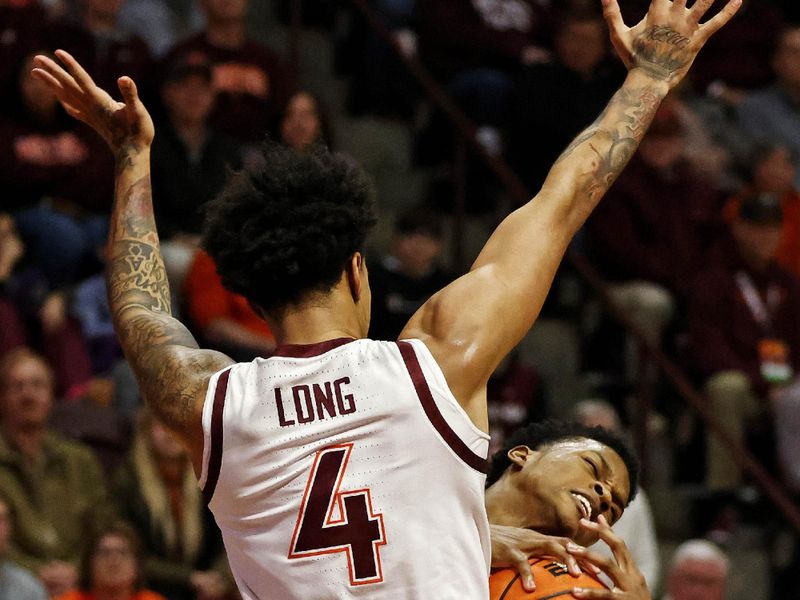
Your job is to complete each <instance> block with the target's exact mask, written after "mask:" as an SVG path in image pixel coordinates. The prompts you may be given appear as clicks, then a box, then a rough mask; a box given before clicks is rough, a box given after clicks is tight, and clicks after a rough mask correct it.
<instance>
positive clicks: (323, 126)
mask: <svg viewBox="0 0 800 600" xmlns="http://www.w3.org/2000/svg"><path fill="white" fill-rule="evenodd" d="M301 94H303V95H306V96H308V97H309V98H311V100H312V102H313V103H314V111H315V112H316V113H317V119H318V120H319V140H318V141H319V142H321V143H322V144H324V145H325V146H326V147H327V148H328V150H330V151H333V150H334V149H335V148H336V139H335V136H334V132H333V125H332V123H331V118H330V115H329V114H328V109H327V108H326V107H325V103H324V102H323V101H322V99H321V98H320V96H319V94H317V93H316V92H312V91H310V90H305V89H303V90H298V91H296V92H295V93H293V94H292V95H291V96H289V99H288V100H287V101H286V104H284V105H283V109H282V110H281V112H280V115H279V116H278V121H277V124H276V130H275V134H276V135H275V137H276V138H280V129H281V125H282V124H283V120H284V119H285V118H286V113H287V112H289V106H290V105H291V104H292V102H293V101H294V99H295V98H297V97H298V96H299V95H301Z"/></svg>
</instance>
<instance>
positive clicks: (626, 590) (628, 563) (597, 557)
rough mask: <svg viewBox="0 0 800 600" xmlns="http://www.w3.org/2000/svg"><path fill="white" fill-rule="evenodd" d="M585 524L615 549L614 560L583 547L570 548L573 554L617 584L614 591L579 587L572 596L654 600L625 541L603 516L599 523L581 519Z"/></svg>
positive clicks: (598, 599) (601, 599)
mask: <svg viewBox="0 0 800 600" xmlns="http://www.w3.org/2000/svg"><path fill="white" fill-rule="evenodd" d="M581 525H582V526H583V527H586V528H587V529H591V530H592V531H596V532H597V533H598V535H599V536H600V539H601V540H603V541H604V542H605V543H606V544H608V547H609V548H611V552H612V554H613V555H614V557H613V558H610V557H608V556H604V555H601V554H598V553H597V552H592V551H591V550H589V549H588V548H584V547H582V546H570V548H569V551H570V553H571V554H572V555H573V556H575V557H576V558H577V559H578V560H580V561H581V562H588V563H590V564H592V565H594V566H596V567H598V568H599V569H600V570H601V571H602V572H603V573H605V574H606V575H608V576H609V577H610V578H611V581H613V582H614V588H613V589H611V590H609V589H599V588H598V589H594V588H576V589H575V590H574V591H573V592H572V595H573V596H575V597H576V598H580V599H582V600H583V599H589V600H651V596H650V591H649V590H648V589H647V581H645V578H644V575H642V572H641V571H640V570H639V567H637V566H636V563H635V562H634V560H633V557H632V556H631V553H630V550H628V547H627V546H626V545H625V542H623V541H622V538H620V537H619V536H618V535H617V534H615V533H614V532H613V530H612V529H611V526H610V525H609V524H608V521H606V518H605V517H604V516H603V515H600V516H599V517H597V522H596V523H595V522H594V521H589V520H587V519H581Z"/></svg>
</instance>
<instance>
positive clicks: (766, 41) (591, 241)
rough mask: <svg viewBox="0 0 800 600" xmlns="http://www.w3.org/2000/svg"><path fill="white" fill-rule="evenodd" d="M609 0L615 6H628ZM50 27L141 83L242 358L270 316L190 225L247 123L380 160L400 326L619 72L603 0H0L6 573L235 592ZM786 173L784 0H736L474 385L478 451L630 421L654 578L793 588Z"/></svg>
mask: <svg viewBox="0 0 800 600" xmlns="http://www.w3.org/2000/svg"><path fill="white" fill-rule="evenodd" d="M619 1H620V5H621V6H622V11H623V15H624V16H625V19H626V22H627V23H629V24H633V23H635V22H637V21H638V20H639V19H640V18H642V16H643V15H644V14H645V11H646V10H647V6H648V2H646V1H644V0H619ZM723 4H724V3H723V2H722V1H720V0H717V2H715V4H714V7H713V8H712V10H711V14H713V13H714V12H715V11H716V10H718V9H719V8H720V7H721V6H722V5H723ZM56 48H63V49H65V50H68V51H69V52H71V53H72V54H73V55H74V56H75V57H76V58H77V59H78V60H79V61H80V62H81V63H82V64H83V65H84V66H86V67H87V70H88V71H89V72H90V74H91V75H92V77H93V78H94V79H95V81H96V82H97V83H98V84H99V85H100V86H102V87H104V88H105V89H107V90H109V91H112V92H116V94H117V96H118V95H119V94H118V92H117V90H116V83H115V81H116V78H117V77H119V76H121V75H129V76H131V77H133V78H134V80H135V81H136V82H137V84H138V85H139V89H140V93H141V94H142V95H143V97H144V100H145V104H146V105H147V106H148V108H149V109H150V111H151V113H152V114H153V115H154V118H155V119H156V131H157V136H156V140H155V143H154V147H153V151H152V157H153V173H152V183H153V198H154V205H155V210H156V215H157V222H158V228H159V233H160V236H161V240H162V251H163V253H164V258H165V262H166V266H167V270H168V274H169V278H170V282H171V285H172V292H173V295H174V302H173V306H175V307H177V312H178V314H179V316H180V318H181V319H182V320H184V322H186V323H187V324H188V325H189V326H190V328H191V329H192V331H193V332H194V333H195V334H196V336H197V338H198V339H199V340H200V341H201V344H203V345H205V346H207V347H213V348H217V349H220V350H222V351H224V352H227V353H228V354H229V355H231V356H232V357H234V358H235V359H236V360H251V359H252V358H253V357H255V356H267V355H269V353H270V352H271V351H272V350H273V349H274V346H275V342H274V339H273V337H272V334H271V333H270V332H269V330H268V328H267V327H266V325H265V324H264V323H263V322H262V321H261V320H260V319H259V318H258V317H257V316H256V315H255V314H254V313H253V312H252V310H251V309H250V307H249V305H248V304H247V302H246V301H245V300H244V299H243V298H241V297H239V296H236V295H235V294H232V293H230V292H228V291H226V290H225V289H224V288H223V287H222V285H221V283H220V281H219V278H218V276H217V275H216V271H215V267H214V264H213V262H212V261H211V259H210V258H209V257H208V256H207V255H206V254H204V253H203V252H202V251H201V250H200V249H199V232H200V228H201V224H202V206H203V204H204V203H205V202H206V201H207V200H209V199H210V198H211V197H213V196H214V194H215V193H216V192H217V191H218V190H219V189H220V188H221V186H222V185H223V184H224V182H225V179H226V176H227V173H228V172H229V170H231V169H237V168H240V167H241V166H242V165H245V164H251V163H253V161H258V160H259V152H258V147H259V144H260V143H261V141H262V140H263V139H264V137H265V135H269V136H270V137H271V138H272V139H275V140H279V141H280V142H281V143H284V144H286V145H288V146H291V147H294V148H298V149H302V148H304V147H308V146H309V145H312V144H317V143H323V144H326V145H327V146H328V147H330V148H332V149H333V150H335V151H337V152H341V153H344V154H346V155H348V156H349V157H351V158H352V160H353V161H355V162H357V163H359V164H361V165H362V166H363V167H364V168H365V169H366V170H367V171H368V172H369V173H370V175H371V176H372V177H373V179H374V182H375V186H376V190H377V200H378V212H379V217H380V223H379V225H378V227H377V230H376V232H375V234H374V236H373V237H372V239H371V240H370V242H369V249H368V254H367V258H368V262H369V265H370V269H371V271H370V277H371V280H372V285H373V288H374V289H373V303H374V304H373V326H372V330H371V336H372V337H374V338H377V339H389V340H391V339H395V338H396V336H397V335H398V333H399V332H400V330H401V328H402V326H403V325H404V324H405V322H406V321H407V319H408V318H409V317H410V316H411V315H412V314H413V313H414V312H415V311H416V309H417V308H419V306H420V305H421V304H422V303H423V302H424V301H425V300H426V299H427V298H428V297H429V296H430V295H431V294H432V293H434V292H435V291H437V290H438V289H440V288H441V287H442V286H444V285H446V284H447V283H448V282H449V281H451V280H452V279H453V278H455V277H457V276H458V275H460V274H461V273H463V272H465V271H466V270H467V269H468V268H469V265H470V263H471V261H472V260H473V259H474V258H475V257H476V255H477V253H478V251H479V250H480V248H481V247H482V245H483V244H484V242H485V241H486V239H487V238H488V235H489V234H490V233H491V231H492V229H493V228H494V227H495V226H496V225H497V224H498V223H499V222H500V221H501V220H502V219H503V218H504V216H505V215H507V214H508V213H509V212H511V211H512V210H514V208H516V207H517V206H519V205H521V204H522V203H524V202H525V201H527V200H528V199H529V198H531V197H532V196H533V195H534V194H535V192H536V191H537V189H538V187H539V186H540V185H541V183H542V181H543V179H544V177H545V175H546V174H547V171H548V169H549V167H550V165H551V164H552V163H553V161H554V160H555V159H556V157H557V156H558V155H559V153H560V152H561V151H562V150H563V149H564V148H565V147H566V145H567V144H568V143H569V142H570V141H571V140H572V138H573V137H574V136H575V135H576V134H577V133H579V131H581V130H582V129H583V128H585V127H586V126H588V125H589V124H590V123H591V122H592V121H593V120H594V119H595V118H596V117H597V115H599V113H600V112H601V111H602V109H603V107H604V106H605V105H606V103H607V102H608V101H609V99H610V98H611V96H612V94H613V93H614V92H615V90H616V89H617V88H618V87H619V85H620V84H621V83H622V81H623V79H624V76H625V70H624V67H623V66H622V64H621V63H620V61H619V60H618V59H617V58H616V57H615V55H614V54H613V50H612V49H611V48H610V44H609V43H608V33H607V28H606V26H605V23H604V21H603V19H602V15H601V12H600V2H599V0H338V1H334V0H249V1H248V0H41V1H39V2H37V1H36V0H0V107H1V108H2V110H0V198H1V199H0V499H2V501H0V561H2V562H0V570H2V572H4V573H5V572H6V571H8V572H9V573H13V577H11V576H10V575H7V576H6V578H7V580H8V581H13V582H14V585H17V586H21V587H15V588H5V589H6V591H7V590H8V589H13V590H15V591H14V592H9V593H10V595H6V596H3V595H2V593H0V598H14V599H17V598H28V597H30V598H39V597H46V596H45V595H48V596H49V597H52V598H58V597H65V598H81V597H83V596H76V595H72V596H69V595H67V596H64V594H65V593H66V594H68V593H69V591H70V590H73V589H76V588H80V589H92V586H93V585H94V586H97V585H100V584H99V583H98V582H97V581H96V579H97V578H98V577H99V578H100V579H102V578H103V576H104V574H105V575H108V573H115V574H119V573H122V574H123V575H119V577H117V579H116V580H114V581H111V582H110V583H109V582H105V583H104V584H103V585H107V586H112V587H113V586H121V587H122V588H124V587H125V586H129V587H130V586H133V587H135V581H137V580H139V579H141V578H143V581H144V582H145V584H146V587H147V588H148V589H151V590H154V591H156V592H158V593H160V594H162V595H163V596H165V597H166V598H168V599H170V600H172V599H176V600H180V599H184V598H186V599H189V598H198V599H200V600H216V599H223V598H234V597H235V595H234V592H233V586H232V585H231V582H230V575H229V573H228V571H227V568H226V561H225V556H224V551H223V549H222V546H221V542H220V540H219V537H218V533H217V532H216V529H215V528H214V526H213V522H212V521H211V520H210V518H209V515H208V514H207V512H206V511H205V509H204V507H203V506H202V502H200V501H199V494H198V492H197V489H196V484H195V482H194V480H193V475H192V473H191V468H190V466H189V464H188V461H187V459H186V456H185V455H184V454H183V452H182V450H181V449H180V447H179V446H176V445H175V444H174V443H172V441H171V440H170V438H169V436H168V434H166V432H165V431H164V430H163V428H161V426H160V425H159V424H158V423H157V422H156V421H154V420H153V419H152V417H150V416H149V415H148V414H146V413H145V412H143V411H142V406H141V404H142V403H141V400H140V398H139V394H138V390H137V388H136V384H135V381H134V379H133V376H132V374H131V372H130V370H129V368H128V366H127V364H126V363H125V361H124V359H123V357H122V353H121V351H120V348H119V346H118V343H117V341H116V337H115V335H114V332H113V329H112V326H111V319H110V315H109V312H108V306H107V303H106V299H105V283H104V280H103V274H102V273H103V263H104V251H103V245H104V239H105V236H106V234H107V229H108V216H109V212H110V206H111V201H112V194H113V157H112V156H111V154H110V152H109V151H108V150H107V149H106V148H105V146H104V144H103V142H102V140H100V139H99V138H97V137H96V136H95V135H94V134H93V133H92V132H91V131H90V130H88V129H87V128H85V127H84V126H82V125H81V124H79V123H76V122H75V121H73V120H71V119H70V118H69V117H68V116H67V115H66V114H65V113H64V112H63V111H62V109H61V108H60V106H59V105H58V104H57V101H56V100H55V98H54V97H52V96H51V95H50V94H49V93H48V92H47V90H46V89H45V88H44V87H43V85H42V84H41V83H39V82H38V81H37V80H36V79H34V78H33V77H32V76H31V75H30V68H31V59H32V56H33V55H34V54H37V53H43V52H44V53H51V52H53V51H54V50H55V49H56ZM799 186H800V4H799V3H797V2H796V1H793V0H783V1H781V0H744V5H743V7H742V8H741V10H740V11H739V13H738V14H737V16H736V17H735V18H734V19H733V21H731V22H730V23H729V24H728V25H727V26H726V27H725V28H724V29H722V30H721V31H720V32H719V33H718V34H717V35H716V36H715V37H714V38H712V40H711V41H710V42H709V43H708V45H707V46H706V48H705V49H704V50H703V51H702V52H701V54H700V56H699V58H698V59H697V61H696V63H695V65H694V66H693V68H692V71H691V72H690V75H689V77H688V79H687V80H686V81H685V82H684V84H682V86H681V87H680V88H679V89H677V90H675V91H674V92H672V93H671V95H670V96H669V97H668V98H667V100H666V101H665V102H664V104H663V105H662V107H661V108H660V110H659V112H658V114H657V115H656V118H655V121H654V123H653V126H652V128H651V130H650V131H649V132H648V134H647V135H646V137H645V139H644V140H643V142H642V144H641V147H640V150H639V151H638V153H637V154H636V156H635V157H634V159H633V160H632V162H631V163H630V165H629V166H628V168H627V169H626V170H625V172H624V173H623V174H622V176H621V177H620V178H619V180H618V181H617V182H616V183H615V184H614V186H613V187H612V189H611V190H610V192H609V193H608V195H607V197H606V198H605V199H604V200H603V201H602V203H601V205H600V207H599V208H598V209H597V210H596V212H595V213H594V214H593V215H592V217H590V219H589V221H588V222H587V223H586V225H585V227H584V228H583V229H582V230H581V231H580V233H579V235H578V236H577V237H576V238H575V240H574V242H573V244H572V248H571V250H570V254H569V256H568V258H567V259H566V260H565V262H564V264H563V266H562V268H561V270H560V272H559V274H558V276H557V278H556V281H555V283H554V285H553V289H552V291H551V293H550V297H549V299H548V301H547V304H546V305H545V307H544V310H543V312H542V314H541V316H540V318H539V320H538V322H537V323H536V325H535V326H534V328H533V330H532V331H531V332H530V334H529V335H528V336H527V337H526V338H525V339H524V340H523V342H522V343H521V344H520V345H519V347H518V348H517V349H516V350H515V351H514V353H513V354H512V355H511V356H510V357H509V358H508V359H507V360H505V361H504V362H503V363H502V364H501V366H500V367H499V369H498V371H497V373H496V375H495V377H494V378H493V379H492V381H491V382H490V387H489V407H490V419H491V428H492V431H491V433H492V446H493V448H496V447H499V446H501V445H502V442H503V439H504V436H506V435H508V434H509V433H510V432H511V431H513V430H514V429H515V428H517V427H518V426H520V425H522V424H524V423H525V422H527V421H528V420H530V419H542V418H545V417H562V418H576V419H581V420H584V421H586V422H590V423H602V424H605V425H607V426H609V427H614V428H617V429H619V430H621V431H624V432H626V434H627V435H630V437H631V440H632V441H633V443H634V444H635V447H636V448H637V450H638V451H639V453H640V455H641V458H642V461H643V470H644V472H643V478H642V486H643V491H644V493H642V494H641V495H640V498H641V500H637V501H636V504H635V505H634V506H635V508H634V507H631V509H630V510H629V511H628V513H626V516H627V518H628V520H627V521H626V522H625V523H620V525H619V527H620V528H621V534H622V535H623V536H624V537H625V538H626V540H627V541H628V543H629V544H630V545H631V547H632V548H633V550H634V553H635V555H636V557H637V560H638V561H639V564H640V565H641V566H642V569H643V570H644V571H645V573H646V575H647V579H648V583H649V584H650V586H651V589H652V590H653V597H654V598H658V597H668V598H671V599H672V600H689V599H695V598H696V599H700V598H702V599H711V600H714V599H721V598H730V599H742V600H744V599H747V600H760V599H776V600H796V599H800V590H798V589H797V585H796V583H795V579H796V577H795V575H796V574H797V573H798V572H800V548H798V541H800V537H799V536H800V509H799V508H798V502H797V500H798V495H799V494H800V466H798V465H800V383H798V382H800V379H798V377H797V373H798V369H800V279H799V278H800V192H799V191H798V189H800V187H799ZM486 318H487V320H488V319H492V318H493V315H487V316H486ZM32 431H33V432H40V433H41V432H43V435H38V436H36V435H33V436H32V435H31V432H32ZM628 515H630V516H628ZM119 520H122V521H124V522H125V523H121V522H118V521H119ZM126 523H127V524H130V525H132V526H133V530H134V531H133V532H132V533H131V531H130V527H129V525H126ZM100 525H102V526H100ZM90 530H92V531H93V532H94V533H96V535H94V536H89V535H88V532H89V531H90ZM94 530H97V531H94ZM90 538H91V539H90ZM137 538H141V539H137ZM676 549H677V551H676ZM81 557H83V558H81ZM114 560H117V561H122V562H120V563H119V564H121V565H122V566H119V565H118V564H117V563H113V561H114ZM125 560H128V561H129V563H130V564H128V563H125V564H123V563H124V561H125ZM103 561H112V562H103ZM109 565H111V567H109ZM125 565H127V566H125ZM19 567H23V568H24V569H25V571H24V572H23V573H22V574H20V572H19V571H18V569H19ZM123 567H124V568H123ZM126 569H127V570H126ZM25 573H32V574H33V575H32V576H28V575H26V574H25ZM9 577H11V578H10V579H9ZM112 579H113V578H112ZM98 581H99V580H98ZM3 589H4V588H2V586H0V592H2V590H3ZM23 589H24V590H25V592H24V593H26V594H27V593H30V594H34V595H31V596H25V595H23V592H22V591H20V590H23ZM131 589H133V588H131ZM76 593H77V592H76ZM37 594H38V595H37ZM142 597H143V598H144V597H145V596H142Z"/></svg>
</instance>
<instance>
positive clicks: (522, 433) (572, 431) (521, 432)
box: [486, 419, 639, 504]
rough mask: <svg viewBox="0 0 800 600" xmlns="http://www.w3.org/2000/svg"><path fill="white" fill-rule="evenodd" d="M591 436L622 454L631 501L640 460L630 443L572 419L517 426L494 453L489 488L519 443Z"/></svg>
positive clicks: (532, 445)
mask: <svg viewBox="0 0 800 600" xmlns="http://www.w3.org/2000/svg"><path fill="white" fill-rule="evenodd" d="M581 438H584V439H590V440H595V441H598V442H600V443H601V444H604V445H606V446H608V447H609V448H611V449H612V450H613V451H614V452H616V453H617V454H619V457H620V458H621V459H622V461H623V462H624V463H625V466H626V467H627V468H628V481H629V482H630V496H629V497H628V504H630V502H631V500H633V499H634V497H635V496H636V490H637V488H638V485H639V459H638V458H636V454H635V453H634V452H633V450H631V448H630V446H629V445H628V443H627V442H626V441H625V440H624V439H623V438H622V437H621V436H619V435H617V434H616V433H614V432H612V431H609V430H608V429H605V428H603V427H587V426H586V425H582V424H581V423H576V422H573V421H557V420H551V419H548V420H546V421H537V422H535V423H531V424H530V425H528V426H527V427H521V428H520V429H517V430H516V431H515V432H514V433H513V434H512V435H511V436H510V437H509V438H508V440H507V441H506V443H505V446H504V447H503V448H502V449H501V450H498V451H497V452H495V454H494V456H493V457H492V464H491V467H490V469H489V475H488V477H487V478H486V487H489V486H490V485H492V484H493V483H495V482H496V481H497V480H498V479H500V477H501V476H502V475H503V473H505V472H506V469H508V467H510V466H511V459H510V458H508V452H509V451H510V450H511V449H513V448H516V447H517V446H527V447H528V448H530V449H531V450H538V449H540V448H546V447H547V446H550V445H552V444H555V443H557V442H563V441H566V440H575V439H581Z"/></svg>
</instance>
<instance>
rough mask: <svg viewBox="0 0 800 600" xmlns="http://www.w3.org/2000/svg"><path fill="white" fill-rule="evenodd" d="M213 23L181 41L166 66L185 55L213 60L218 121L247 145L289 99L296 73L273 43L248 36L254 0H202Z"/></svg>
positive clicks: (259, 136)
mask: <svg viewBox="0 0 800 600" xmlns="http://www.w3.org/2000/svg"><path fill="white" fill-rule="evenodd" d="M202 6H203V10H204V11H205V15H206V19H207V26H206V28H205V29H204V30H203V31H201V32H200V33H198V34H196V35H194V36H192V37H190V38H188V39H187V40H186V41H184V42H182V43H180V44H178V46H177V47H176V48H174V49H173V50H172V52H170V53H169V55H168V56H167V59H166V64H170V63H172V62H173V61H174V60H176V59H177V58H180V57H189V58H192V59H193V58H197V57H201V58H203V59H205V60H207V61H208V62H209V63H210V64H211V65H212V69H213V72H214V87H215V89H216V90H217V94H218V95H217V103H216V106H215V110H214V113H213V117H212V122H213V124H214V125H215V126H216V127H218V128H219V129H220V130H221V131H224V132H225V133H227V134H229V135H231V136H233V137H235V138H236V139H238V140H240V141H242V142H246V143H258V142H260V141H261V140H263V138H264V135H265V134H266V133H267V131H268V129H269V125H270V124H271V122H272V120H273V119H274V118H275V116H276V115H277V114H278V111H279V110H280V108H281V107H282V106H283V105H284V103H285V102H286V99H287V98H288V96H289V92H290V90H291V89H292V87H293V84H294V75H293V74H292V73H291V72H290V71H289V69H288V68H287V67H286V65H284V63H283V61H282V60H281V58H280V57H279V56H278V55H277V54H276V53H275V52H274V51H273V50H272V49H271V48H269V47H267V46H265V45H263V44H260V43H258V42H256V41H254V40H252V39H250V38H249V37H248V36H247V32H246V18H247V8H248V0H202Z"/></svg>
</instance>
